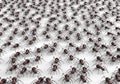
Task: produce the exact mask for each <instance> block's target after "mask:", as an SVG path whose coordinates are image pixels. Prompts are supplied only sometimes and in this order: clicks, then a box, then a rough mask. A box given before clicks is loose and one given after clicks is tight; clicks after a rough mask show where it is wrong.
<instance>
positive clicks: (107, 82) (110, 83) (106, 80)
mask: <svg viewBox="0 0 120 84" xmlns="http://www.w3.org/2000/svg"><path fill="white" fill-rule="evenodd" d="M101 84H103V82H101ZM104 84H113V80H112V79H111V78H109V77H106V78H105V80H104Z"/></svg>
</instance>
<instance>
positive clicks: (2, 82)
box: [0, 78, 8, 84]
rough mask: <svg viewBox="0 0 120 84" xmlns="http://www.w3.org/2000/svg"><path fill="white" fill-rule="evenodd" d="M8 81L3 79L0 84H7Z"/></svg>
mask: <svg viewBox="0 0 120 84" xmlns="http://www.w3.org/2000/svg"><path fill="white" fill-rule="evenodd" d="M7 83H8V80H7V79H5V78H2V79H0V84H7Z"/></svg>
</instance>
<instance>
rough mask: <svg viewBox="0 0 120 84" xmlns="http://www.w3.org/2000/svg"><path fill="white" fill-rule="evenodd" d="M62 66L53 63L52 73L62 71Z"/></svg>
mask: <svg viewBox="0 0 120 84" xmlns="http://www.w3.org/2000/svg"><path fill="white" fill-rule="evenodd" d="M60 70H61V68H60V67H59V66H58V65H56V64H52V66H51V67H50V72H49V73H50V74H53V75H54V74H56V73H57V72H60Z"/></svg>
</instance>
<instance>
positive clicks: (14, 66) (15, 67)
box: [7, 64, 18, 72]
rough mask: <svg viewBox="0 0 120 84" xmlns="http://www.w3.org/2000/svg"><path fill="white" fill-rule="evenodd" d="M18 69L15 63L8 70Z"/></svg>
mask: <svg viewBox="0 0 120 84" xmlns="http://www.w3.org/2000/svg"><path fill="white" fill-rule="evenodd" d="M17 69H18V66H17V65H15V64H14V65H12V66H11V67H10V68H8V70H7V72H13V71H16V70H17Z"/></svg>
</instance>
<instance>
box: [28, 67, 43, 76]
mask: <svg viewBox="0 0 120 84" xmlns="http://www.w3.org/2000/svg"><path fill="white" fill-rule="evenodd" d="M30 73H31V74H33V75H38V76H39V75H40V73H41V70H40V69H38V66H37V67H32V68H31V70H30Z"/></svg>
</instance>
